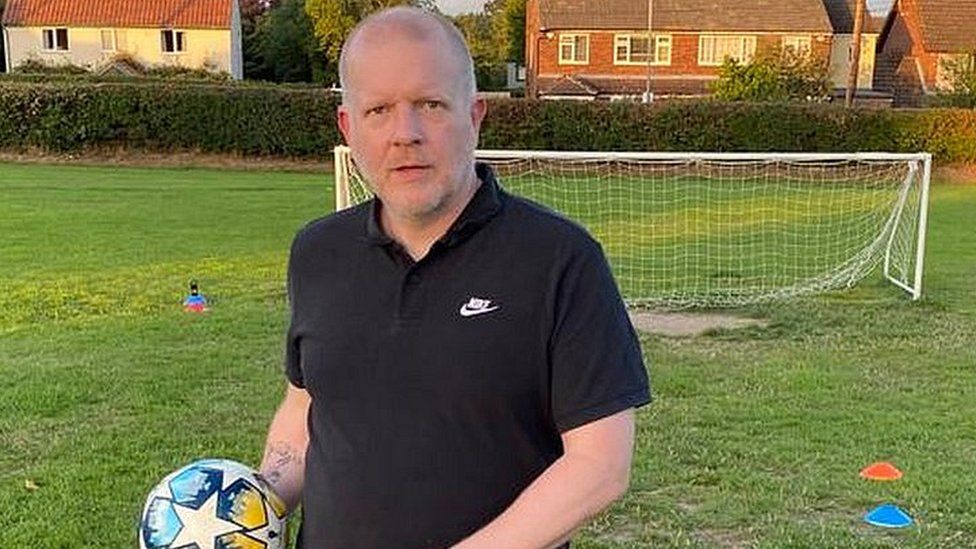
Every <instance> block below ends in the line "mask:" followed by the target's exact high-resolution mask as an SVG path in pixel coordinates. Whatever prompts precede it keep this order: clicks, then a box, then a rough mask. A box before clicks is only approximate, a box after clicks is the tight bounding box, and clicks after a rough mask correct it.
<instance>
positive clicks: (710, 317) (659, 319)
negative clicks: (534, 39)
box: [630, 311, 767, 337]
mask: <svg viewBox="0 0 976 549" xmlns="http://www.w3.org/2000/svg"><path fill="white" fill-rule="evenodd" d="M630 321H631V322H633V323H634V327H635V328H637V330H638V331H641V332H647V333H651V334H657V335H664V336H669V337H695V336H699V335H702V334H704V333H705V332H708V331H710V330H718V329H725V330H735V329H739V328H746V327H749V326H760V327H762V326H766V325H767V322H766V321H765V320H762V319H756V318H746V317H741V316H735V315H730V314H722V313H663V312H655V311H630Z"/></svg>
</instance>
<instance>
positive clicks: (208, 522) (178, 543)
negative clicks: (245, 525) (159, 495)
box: [170, 492, 241, 549]
mask: <svg viewBox="0 0 976 549" xmlns="http://www.w3.org/2000/svg"><path fill="white" fill-rule="evenodd" d="M173 510H174V511H176V516H178V517H179V519H180V522H181V523H183V528H182V529H180V533H179V535H178V536H177V537H176V539H175V540H173V543H171V544H170V546H171V547H184V546H188V545H190V544H193V543H195V544H196V545H197V547H199V548H200V549H215V548H216V546H217V543H216V540H217V538H219V537H220V536H222V535H224V534H230V533H231V532H237V531H239V530H241V527H240V526H238V525H236V524H234V523H233V522H230V521H226V520H224V519H222V518H220V517H218V516H217V492H214V493H213V494H211V496H210V497H209V498H207V501H205V502H204V503H203V505H201V506H200V508H199V509H193V508H191V507H185V506H183V505H174V506H173Z"/></svg>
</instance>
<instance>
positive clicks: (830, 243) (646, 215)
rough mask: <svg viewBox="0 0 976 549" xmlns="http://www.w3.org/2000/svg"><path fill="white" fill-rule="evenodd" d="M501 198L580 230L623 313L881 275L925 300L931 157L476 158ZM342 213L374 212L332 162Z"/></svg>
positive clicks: (365, 192)
mask: <svg viewBox="0 0 976 549" xmlns="http://www.w3.org/2000/svg"><path fill="white" fill-rule="evenodd" d="M476 156H477V158H478V160H479V161H482V162H487V163H489V164H491V165H492V166H493V167H494V169H495V171H496V173H497V174H498V176H499V181H500V182H501V185H502V186H503V187H504V188H505V189H507V190H508V191H510V192H512V193H514V194H518V195H521V196H525V197H527V198H529V199H531V200H534V201H536V202H540V203H543V204H545V205H547V206H549V207H550V208H552V209H554V210H556V211H558V212H560V213H562V214H564V215H566V216H567V217H569V218H571V219H574V220H575V221H577V222H579V223H580V224H582V225H583V226H585V227H586V228H587V229H588V230H589V231H590V233H591V234H593V236H594V237H595V238H596V239H597V240H598V241H599V242H600V243H601V245H602V246H603V248H604V250H605V252H606V254H607V257H608V259H609V261H610V264H611V266H612V268H613V270H614V276H615V277H616V278H617V283H618V284H619V285H620V289H621V293H622V294H623V295H624V299H625V300H626V301H627V302H628V304H629V305H631V306H650V307H658V308H672V309H674V308H684V307H735V306H740V305H745V304H749V303H757V302H763V301H769V300H774V299H785V298H790V297H794V296H800V295H807V294H813V293H818V292H824V291H829V290H833V289H839V288H849V287H851V286H853V285H854V284H856V283H857V282H858V281H860V280H862V279H864V278H865V277H867V276H868V275H870V274H871V273H872V272H875V271H876V269H878V268H880V270H881V273H882V274H883V276H884V279H886V280H888V281H890V282H891V283H893V284H894V285H896V286H897V287H899V288H901V289H902V290H904V291H905V292H907V293H908V294H909V295H910V296H911V297H912V298H913V299H919V298H920V297H921V295H922V273H923V267H924V256H925V231H926V217H927V210H928V193H929V181H930V178H931V169H932V156H931V155H930V154H928V153H917V154H898V153H810V154H807V153H679V152H673V153H672V152H654V153H646V152H633V153H631V152H555V151H502V150H479V151H477V152H476ZM335 174H336V187H335V189H336V190H335V197H336V209H337V210H339V209H343V208H347V207H349V206H351V205H354V204H357V203H359V202H362V201H364V200H368V199H370V198H371V196H372V195H371V193H370V192H369V189H368V187H367V186H366V185H365V183H364V181H363V180H362V178H361V176H360V175H359V173H358V171H357V170H356V167H355V162H354V161H353V160H352V157H351V155H350V151H349V148H348V147H345V146H339V147H336V148H335Z"/></svg>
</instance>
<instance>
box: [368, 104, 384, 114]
mask: <svg viewBox="0 0 976 549" xmlns="http://www.w3.org/2000/svg"><path fill="white" fill-rule="evenodd" d="M387 110H389V109H388V108H387V106H386V105H377V106H375V107H371V108H369V109H366V116H371V115H377V114H383V113H385V112H386V111H387Z"/></svg>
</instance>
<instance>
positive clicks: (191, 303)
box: [183, 281, 208, 313]
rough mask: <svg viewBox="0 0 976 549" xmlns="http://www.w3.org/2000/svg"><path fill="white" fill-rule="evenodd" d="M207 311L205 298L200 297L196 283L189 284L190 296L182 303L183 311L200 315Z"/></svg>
mask: <svg viewBox="0 0 976 549" xmlns="http://www.w3.org/2000/svg"><path fill="white" fill-rule="evenodd" d="M207 309H208V307H207V298H205V297H203V296H202V295H200V289H199V288H198V287H197V283H196V281H193V282H190V295H189V296H188V297H187V298H186V301H184V302H183V310H184V311H185V312H188V313H202V312H204V311H206V310H207Z"/></svg>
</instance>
